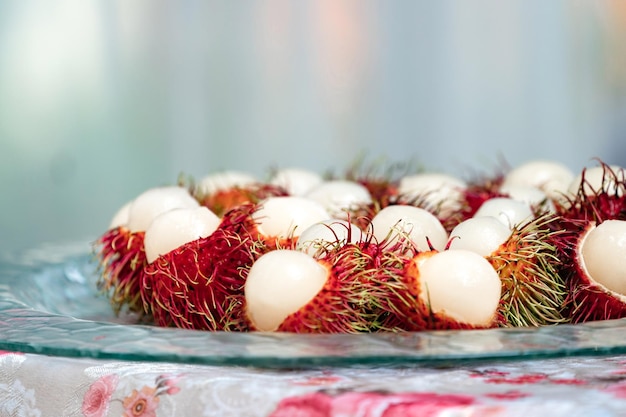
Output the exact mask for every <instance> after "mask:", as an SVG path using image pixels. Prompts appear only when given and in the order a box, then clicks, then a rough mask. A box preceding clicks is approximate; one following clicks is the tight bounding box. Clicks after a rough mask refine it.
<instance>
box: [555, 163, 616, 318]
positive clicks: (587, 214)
mask: <svg viewBox="0 0 626 417" xmlns="http://www.w3.org/2000/svg"><path fill="white" fill-rule="evenodd" d="M569 190H570V194H569V195H568V196H567V200H565V201H564V203H563V204H557V207H556V209H557V214H558V215H559V216H560V217H559V222H558V224H557V226H558V228H559V229H561V230H562V231H563V235H562V237H560V238H559V239H558V240H556V244H557V245H558V247H559V250H560V258H561V260H562V264H561V275H563V277H564V278H565V279H566V282H567V283H568V286H569V297H568V300H567V301H568V305H567V307H568V314H569V316H570V317H571V320H572V321H573V322H575V323H579V322H584V321H589V320H606V319H612V318H621V317H624V316H626V308H625V307H624V306H625V302H626V300H625V299H624V297H623V295H622V294H621V293H620V291H621V290H619V287H612V285H610V284H607V282H606V281H605V279H606V278H605V277H606V276H607V275H608V274H607V272H606V271H603V272H598V269H597V268H596V266H594V265H596V263H598V262H599V263H600V264H601V263H606V265H613V266H614V267H615V268H616V270H615V271H613V273H614V274H619V273H620V271H621V270H623V265H619V264H615V263H614V262H615V259H613V258H616V259H617V260H618V262H619V260H620V259H624V256H625V253H624V251H623V250H621V249H619V248H620V243H619V242H620V239H624V237H623V236H622V237H620V234H619V232H618V231H619V230H620V229H621V227H620V226H619V225H620V222H622V221H626V179H625V175H624V169H623V168H621V167H618V166H610V165H608V164H606V163H604V162H602V161H599V166H597V167H593V168H590V169H583V170H582V172H581V173H580V174H579V175H578V176H577V177H576V178H575V179H574V181H573V182H572V184H571V186H570V187H569ZM604 223H607V224H606V225H604ZM590 248H593V249H590ZM620 250H621V252H620ZM594 252H595V253H594ZM598 259H601V260H600V261H598Z"/></svg>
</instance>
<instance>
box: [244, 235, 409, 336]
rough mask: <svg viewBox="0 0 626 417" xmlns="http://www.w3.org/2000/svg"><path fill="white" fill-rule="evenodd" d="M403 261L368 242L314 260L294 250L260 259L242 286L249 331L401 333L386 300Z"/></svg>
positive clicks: (397, 285)
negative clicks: (243, 287) (250, 329)
mask: <svg viewBox="0 0 626 417" xmlns="http://www.w3.org/2000/svg"><path fill="white" fill-rule="evenodd" d="M402 271H403V262H402V260H401V259H400V258H398V257H396V256H395V255H394V256H391V257H389V256H384V254H383V252H381V250H380V248H379V247H378V245H377V244H375V243H374V242H371V241H362V242H357V243H348V244H345V245H343V246H338V247H337V248H336V250H330V251H328V252H327V253H326V255H325V256H323V257H321V258H319V259H315V258H313V257H311V256H309V255H307V254H305V253H303V252H299V251H295V250H277V251H273V252H269V253H267V254H265V255H263V256H261V257H260V258H259V259H258V260H257V261H256V262H255V263H254V264H253V266H252V268H251V269H250V272H249V274H248V278H247V281H246V284H245V297H246V313H247V317H248V318H249V321H250V323H251V328H252V329H254V330H260V331H284V332H297V333H362V332H373V331H394V330H400V329H401V327H400V324H401V323H400V322H399V316H398V315H397V314H395V313H394V309H395V306H393V305H391V304H390V302H391V300H392V299H394V297H393V296H392V294H393V293H394V292H395V291H397V290H398V289H400V287H401V285H400V275H401V274H402Z"/></svg>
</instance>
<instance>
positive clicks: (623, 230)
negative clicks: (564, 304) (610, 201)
mask: <svg viewBox="0 0 626 417" xmlns="http://www.w3.org/2000/svg"><path fill="white" fill-rule="evenodd" d="M572 261H573V262H571V263H570V264H569V265H568V266H567V268H568V269H569V271H570V275H569V279H570V280H571V281H570V284H571V285H570V297H571V298H570V301H571V305H570V314H571V317H572V321H573V322H574V323H581V322H586V321H594V320H610V319H619V318H623V317H626V220H606V221H604V222H602V223H600V224H598V225H596V224H595V223H594V222H590V223H589V224H588V226H587V228H586V229H585V230H584V231H583V233H582V234H581V236H580V239H579V241H578V243H577V246H576V250H575V251H574V258H573V259H572Z"/></svg>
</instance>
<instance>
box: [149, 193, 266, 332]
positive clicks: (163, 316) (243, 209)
mask: <svg viewBox="0 0 626 417" xmlns="http://www.w3.org/2000/svg"><path fill="white" fill-rule="evenodd" d="M255 209H256V205H254V204H244V205H241V206H239V207H237V208H235V209H232V210H231V211H229V212H228V213H226V214H225V215H224V217H223V219H222V222H221V223H220V225H219V226H218V228H217V230H216V231H215V232H213V233H212V234H211V235H209V236H208V237H206V238H201V239H197V240H195V241H192V242H189V243H187V244H185V245H182V246H181V247H179V248H178V249H175V250H174V251H172V252H170V253H168V254H166V255H164V256H160V257H159V258H157V260H155V261H154V262H152V263H151V264H149V265H147V266H146V268H145V273H144V274H143V282H142V284H143V285H142V291H141V295H142V299H143V302H144V304H145V305H146V306H148V307H147V308H149V309H150V311H152V314H153V316H154V321H155V322H156V324H158V325H160V326H176V327H182V328H188V329H198V330H211V331H216V330H227V331H245V330H248V325H247V322H246V320H245V317H244V313H243V305H244V293H243V287H244V283H245V279H246V276H247V273H248V271H249V269H250V267H251V266H252V263H253V262H254V261H255V260H256V259H257V258H258V257H259V256H261V254H263V253H265V252H266V251H268V250H270V249H269V248H268V247H267V246H266V245H264V243H263V242H262V241H260V240H259V239H258V236H257V235H256V234H255V233H254V230H255V229H254V222H253V220H252V218H251V214H252V213H253V212H254V210H255ZM251 231H252V232H251Z"/></svg>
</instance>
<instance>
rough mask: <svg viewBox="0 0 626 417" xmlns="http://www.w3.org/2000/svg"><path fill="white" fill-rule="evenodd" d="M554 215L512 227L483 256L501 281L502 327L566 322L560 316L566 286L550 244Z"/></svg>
mask: <svg viewBox="0 0 626 417" xmlns="http://www.w3.org/2000/svg"><path fill="white" fill-rule="evenodd" d="M556 221H557V218H556V217H554V216H553V215H550V214H546V215H544V216H541V217H539V218H536V219H533V220H531V221H529V222H527V223H525V224H521V225H519V227H515V228H514V229H513V231H512V233H511V234H510V236H509V237H508V238H507V239H506V240H505V241H504V242H503V243H502V244H501V245H500V246H499V247H498V248H497V249H496V250H495V251H493V252H492V253H490V254H488V255H487V256H486V258H487V260H488V261H489V262H490V263H491V265H492V266H493V268H494V269H495V270H496V272H497V273H498V276H499V277H500V280H501V281H502V298H501V304H500V311H501V313H502V315H503V318H504V320H505V321H504V325H506V326H515V327H520V326H540V325H551V324H560V323H565V322H567V321H568V319H567V317H566V316H565V315H564V309H565V301H566V297H567V286H566V283H565V280H564V279H563V277H562V276H561V275H560V271H559V267H560V264H561V260H560V259H559V257H558V250H557V247H556V246H555V244H554V240H555V238H556V237H557V236H558V234H559V233H560V232H558V231H554V230H553V223H555V222H556Z"/></svg>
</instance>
